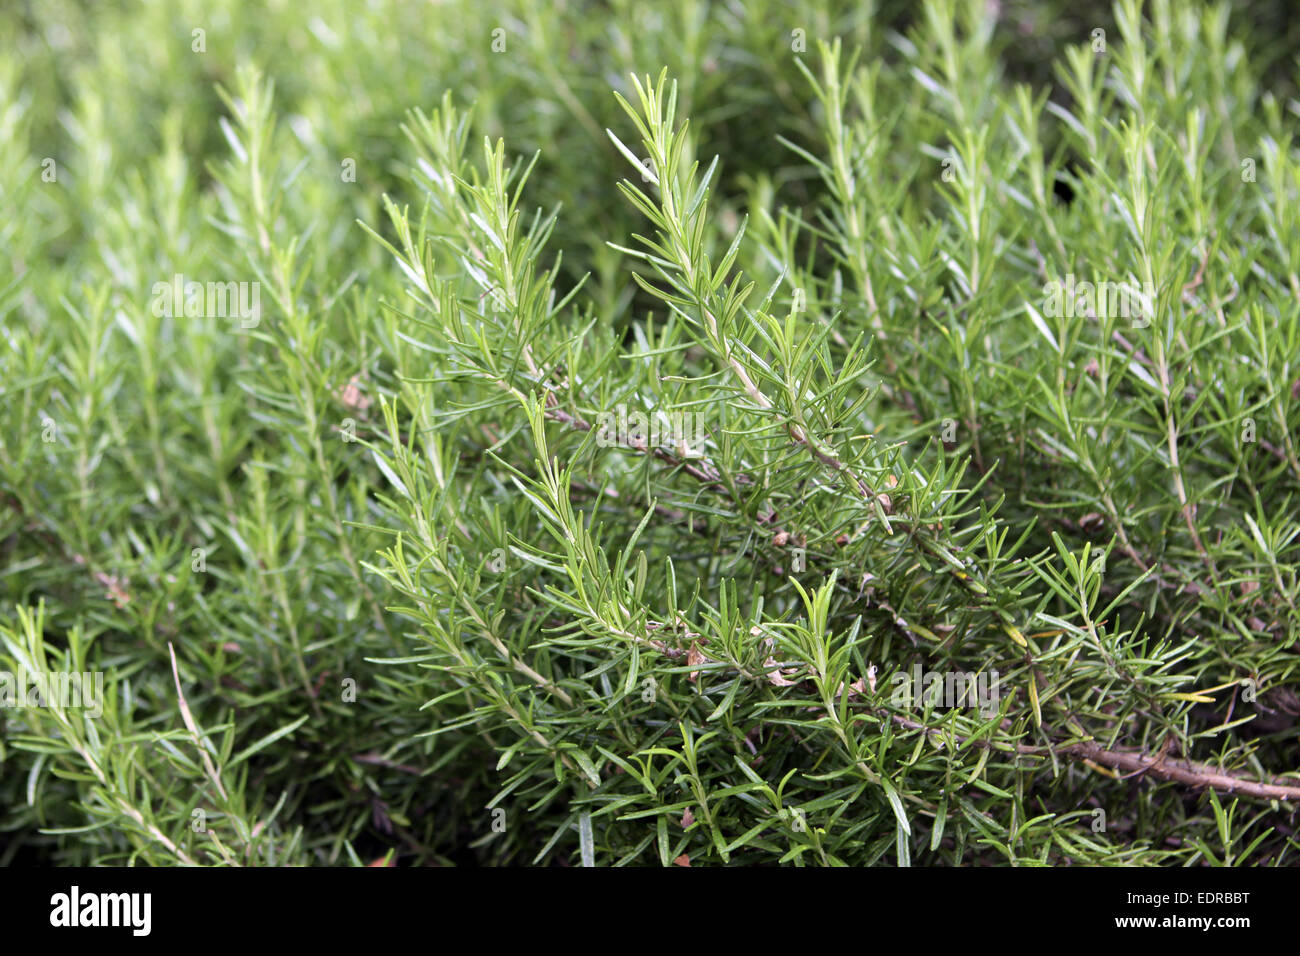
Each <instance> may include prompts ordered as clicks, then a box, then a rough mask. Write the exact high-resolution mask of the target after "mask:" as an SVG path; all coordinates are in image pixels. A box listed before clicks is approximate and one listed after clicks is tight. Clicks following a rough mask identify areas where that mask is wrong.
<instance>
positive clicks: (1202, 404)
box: [0, 0, 1300, 866]
mask: <svg viewBox="0 0 1300 956" xmlns="http://www.w3.org/2000/svg"><path fill="white" fill-rule="evenodd" d="M1067 6H1068V5H1065V4H1045V5H1030V4H1023V3H1004V4H1000V5H999V4H996V3H994V4H964V3H962V4H959V3H955V2H939V0H936V2H927V3H924V4H912V3H910V2H908V3H881V4H871V3H857V2H831V0H826V2H806V3H803V2H801V3H778V2H775V0H749V2H746V3H743V4H742V3H717V4H709V3H705V2H703V0H674V2H671V3H662V4H659V3H655V4H644V3H637V2H631V0H608V2H601V3H596V2H591V3H576V2H568V3H557V4H538V3H533V2H498V0H477V2H472V3H469V2H465V3H462V2H446V3H438V4H424V3H402V2H397V0H392V2H374V3H366V4H357V3H347V2H342V0H322V2H317V3H311V4H289V3H283V2H275V3H268V4H256V5H254V4H242V3H238V2H235V0H228V2H207V3H204V4H199V3H197V2H189V0H183V2H180V3H176V4H134V3H132V4H125V5H123V7H122V8H121V9H118V8H116V7H114V6H111V5H95V4H86V5H81V4H74V3H67V2H59V0H56V2H41V3H31V4H25V5H19V6H18V7H16V8H11V9H6V11H5V12H3V13H0V32H2V33H3V34H4V35H5V36H6V37H7V39H6V41H5V46H4V49H3V50H2V51H0V169H2V170H3V174H2V175H0V249H2V250H3V252H0V255H3V256H4V257H6V258H7V260H9V261H12V264H13V268H12V270H8V269H6V270H4V271H3V273H0V321H2V322H3V337H2V339H0V396H3V402H0V600H2V601H3V610H0V671H7V672H11V673H18V672H20V671H23V672H27V673H37V672H46V671H64V672H66V671H72V672H77V673H82V672H101V673H102V674H103V675H104V681H105V690H106V699H105V700H104V701H103V702H102V703H103V713H102V714H101V715H98V716H93V715H92V714H91V713H90V712H89V711H88V710H87V709H86V708H85V707H75V706H65V705H64V704H61V703H59V702H57V701H55V700H52V699H50V700H45V701H42V702H41V706H31V707H20V706H13V703H14V701H12V700H11V701H10V702H9V705H7V706H6V707H4V708H3V709H0V862H4V863H38V862H39V863H110V864H121V863H128V862H129V863H144V864H153V865H159V864H174V863H177V862H193V863H200V864H261V865H265V864H280V863H294V864H315V865H326V864H347V863H370V862H372V861H376V860H378V859H382V858H388V859H390V860H391V861H394V862H397V863H399V864H403V865H407V864H411V865H420V864H423V865H428V864H440V863H443V864H445V863H460V864H464V863H475V862H477V863H483V864H528V863H534V862H538V863H551V864H555V863H559V864H573V865H578V864H580V863H587V864H591V863H595V864H596V865H613V864H646V865H659V864H662V865H672V864H673V863H674V862H676V863H678V864H679V865H684V864H687V863H689V864H690V865H709V864H724V863H726V864H772V863H777V862H791V863H797V864H808V865H826V864H850V865H870V864H908V863H911V864H962V865H975V864H1008V863H1014V864H1097V863H1107V864H1110V863H1122V864H1137V865H1166V866H1183V865H1203V864H1224V863H1226V864H1264V865H1291V864H1294V863H1295V862H1296V861H1297V859H1298V858H1300V857H1298V854H1300V841H1298V840H1297V838H1296V837H1295V835H1294V834H1295V831H1294V826H1295V808H1296V806H1297V801H1300V768H1297V763H1296V754H1297V752H1300V750H1298V749H1297V740H1298V737H1300V731H1298V729H1297V728H1298V726H1300V694H1298V692H1297V688H1298V685H1300V666H1298V661H1300V658H1298V657H1297V651H1298V650H1300V647H1298V646H1297V638H1298V637H1300V611H1298V610H1297V603H1296V602H1297V599H1298V598H1300V584H1298V571H1300V523H1298V521H1297V500H1298V493H1300V457H1298V455H1300V449H1298V448H1297V445H1298V444H1300V438H1298V437H1297V436H1298V433H1300V229H1298V228H1297V212H1296V210H1297V199H1298V198H1300V146H1297V144H1295V143H1293V142H1292V135H1291V134H1292V131H1293V130H1294V128H1295V123H1296V120H1297V117H1300V101H1297V98H1296V96H1297V93H1296V83H1295V81H1296V79H1297V76H1298V75H1300V74H1297V72H1296V70H1295V63H1296V61H1295V59H1294V45H1293V44H1291V43H1290V40H1291V39H1292V38H1293V35H1294V34H1293V33H1292V34H1291V35H1288V34H1287V33H1286V32H1285V28H1286V24H1287V20H1286V17H1285V15H1284V7H1276V6H1273V5H1268V4H1262V5H1260V6H1259V7H1257V8H1255V9H1254V11H1253V14H1252V11H1246V12H1244V13H1236V12H1234V13H1230V11H1229V5H1228V4H1218V5H1214V6H1207V7H1200V6H1199V5H1196V4H1182V3H1177V4H1176V3H1173V2H1171V0H1156V2H1152V3H1150V4H1149V5H1147V6H1146V7H1145V8H1143V7H1142V6H1141V5H1140V4H1138V3H1136V2H1121V3H1119V4H1118V5H1116V7H1115V8H1114V9H1113V10H1111V9H1101V8H1099V9H1098V10H1097V11H1095V12H1093V11H1087V10H1082V11H1081V10H1078V9H1074V8H1070V9H1063V10H1061V11H1059V13H1060V15H1059V16H1058V15H1057V13H1058V11H1057V10H1056V8H1058V7H1060V8H1065V7H1067ZM254 7H256V10H254ZM187 283H199V284H200V285H199V286H197V287H195V288H197V289H198V294H197V295H190V294H189V293H188V292H187V291H186V289H187V286H186V284H187ZM228 283H230V284H232V285H229V286H227V285H226V284H228ZM1058 283H1059V284H1060V285H1056V284H1058ZM1081 283H1093V284H1103V283H1104V284H1106V285H1098V286H1097V288H1098V289H1105V288H1107V287H1109V288H1110V290H1111V292H1112V293H1115V292H1116V290H1119V292H1118V295H1119V300H1118V301H1119V306H1118V307H1117V300H1115V299H1108V298H1107V296H1105V295H1096V296H1092V295H1083V296H1081V297H1080V298H1078V299H1077V300H1076V299H1075V293H1073V292H1067V293H1065V295H1066V296H1067V297H1068V301H1065V300H1062V299H1061V298H1060V297H1054V295H1053V292H1052V290H1053V289H1056V288H1060V287H1061V286H1064V287H1065V288H1069V289H1075V290H1078V289H1081V288H1083V287H1082V286H1081V285H1080V284H1081ZM209 284H211V285H209ZM240 284H243V285H240ZM214 287H219V289H218V290H217V291H219V292H220V293H221V294H220V296H219V297H218V296H214V295H213V291H214ZM173 289H174V291H175V293H176V295H175V296H174V297H173ZM241 296H242V297H241ZM253 296H255V297H256V298H255V299H253V298H252V297H253ZM253 305H256V306H257V308H253V307H252V306H253ZM664 422H672V423H676V424H677V425H681V424H684V423H689V425H690V426H691V427H688V428H685V429H681V428H669V429H667V430H665V429H664V428H662V427H660V426H661V425H662V423H664ZM647 426H651V427H647ZM695 426H698V430H696V428H695ZM683 431H684V432H685V433H679V432H683ZM923 674H924V675H937V676H938V678H939V680H940V683H941V684H943V687H944V689H945V690H947V691H949V692H950V691H951V690H952V688H953V686H954V684H953V678H954V676H958V675H960V677H961V679H962V680H965V679H966V678H967V677H968V676H969V677H971V678H975V677H977V676H978V680H979V681H980V686H981V688H990V687H991V688H992V690H991V691H990V693H989V696H988V697H987V698H985V699H982V703H983V704H984V705H985V706H983V707H973V706H965V704H967V703H969V701H965V700H960V699H953V698H952V694H951V692H950V693H949V694H948V699H945V700H940V701H935V700H930V699H928V698H927V700H926V701H917V700H913V699H912V698H911V697H910V696H909V695H900V694H899V693H898V691H899V689H900V688H901V687H904V686H906V687H907V688H911V687H912V686H913V683H912V682H913V679H914V676H913V675H923ZM995 675H996V682H994V680H993V679H994V676H995ZM917 680H918V681H919V680H920V678H917ZM986 681H987V682H988V683H985V682H986ZM957 686H960V682H958V685H957ZM2 692H3V688H2V687H0V693H2Z"/></svg>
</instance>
